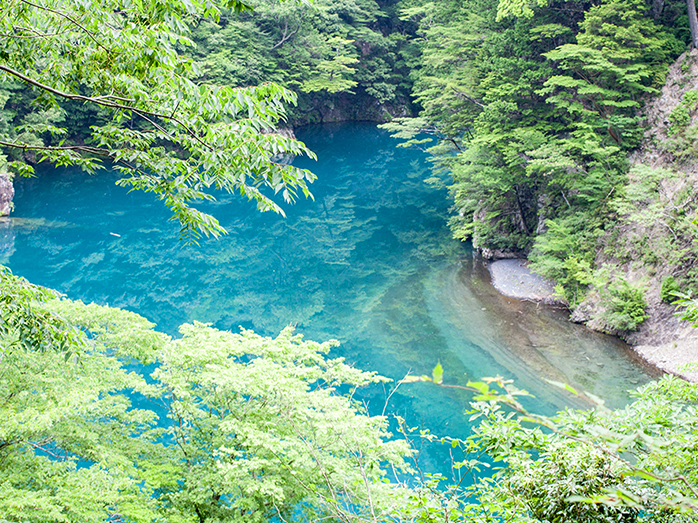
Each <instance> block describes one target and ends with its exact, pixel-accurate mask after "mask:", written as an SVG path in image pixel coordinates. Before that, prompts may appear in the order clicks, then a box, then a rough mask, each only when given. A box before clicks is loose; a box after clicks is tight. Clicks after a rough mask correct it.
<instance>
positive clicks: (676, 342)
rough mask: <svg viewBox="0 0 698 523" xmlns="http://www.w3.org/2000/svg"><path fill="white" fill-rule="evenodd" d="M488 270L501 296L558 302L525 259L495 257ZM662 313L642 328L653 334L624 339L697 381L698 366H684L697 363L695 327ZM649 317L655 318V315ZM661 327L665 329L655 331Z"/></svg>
mask: <svg viewBox="0 0 698 523" xmlns="http://www.w3.org/2000/svg"><path fill="white" fill-rule="evenodd" d="M488 269H489V272H490V276H491V278H492V285H493V286H494V288H495V289H496V290H497V291H498V292H499V293H500V294H503V295H504V296H508V297H511V298H516V299H519V300H528V301H536V302H540V303H544V304H549V305H555V304H556V305H560V304H561V302H560V301H559V300H558V299H557V298H555V296H554V287H553V284H552V283H551V282H549V281H547V280H545V279H544V278H542V277H541V276H539V275H538V274H536V273H534V272H531V270H530V269H529V268H528V266H527V261H526V260H523V259H504V260H497V261H494V262H492V263H490V264H488ZM664 316H665V317H664V318H663V321H661V322H659V323H657V321H652V322H651V323H653V324H655V323H656V325H652V326H651V327H650V329H643V334H644V333H646V332H647V330H651V331H653V334H654V335H653V336H647V335H645V336H642V335H638V334H640V333H638V334H631V335H630V336H627V337H626V341H627V342H628V344H629V345H630V347H632V349H633V350H634V351H635V352H636V353H637V354H638V355H639V356H640V357H642V359H644V360H645V361H646V362H647V363H649V364H650V365H652V366H654V367H656V368H658V369H660V370H662V371H664V372H667V373H669V374H674V375H676V376H679V377H681V378H683V379H685V380H687V381H692V382H696V383H698V368H696V369H690V370H689V369H687V368H686V366H687V365H689V364H692V363H696V364H698V329H695V328H693V327H690V326H689V325H688V324H685V325H682V323H685V322H679V321H678V320H677V319H676V317H675V316H674V315H673V314H668V315H666V314H665V315H664ZM651 317H652V318H653V319H654V318H656V317H657V315H656V314H653V315H651ZM660 327H663V330H664V331H665V332H662V333H659V332H657V331H658V329H659V328H660ZM590 328H591V327H590ZM595 330H597V329H595ZM667 331H670V332H667ZM660 334H661V335H660Z"/></svg>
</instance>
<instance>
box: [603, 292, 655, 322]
mask: <svg viewBox="0 0 698 523" xmlns="http://www.w3.org/2000/svg"><path fill="white" fill-rule="evenodd" d="M602 305H603V306H604V307H605V309H606V310H605V312H604V314H603V319H604V320H605V321H606V323H608V325H609V326H610V327H611V328H612V329H615V330H619V331H634V330H637V329H638V327H639V326H640V325H642V323H643V322H644V321H645V320H646V319H647V318H648V317H649V316H648V314H647V312H646V310H645V309H647V301H646V300H645V292H644V290H643V289H642V288H640V287H635V286H633V285H631V284H630V283H628V282H627V281H626V280H624V279H620V280H614V281H613V282H612V283H611V284H610V285H609V287H608V289H607V293H604V299H603V301H602Z"/></svg>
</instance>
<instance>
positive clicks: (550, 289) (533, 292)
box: [488, 259, 561, 305]
mask: <svg viewBox="0 0 698 523" xmlns="http://www.w3.org/2000/svg"><path fill="white" fill-rule="evenodd" d="M488 269H489V271H490V275H491V276H492V285H494V288H495V289H497V291H499V292H500V293H501V294H503V295H504V296H509V297H510V298H517V299H519V300H530V301H538V302H541V303H545V304H549V305H559V304H560V303H561V302H560V300H558V299H557V298H555V296H554V292H555V289H554V286H553V284H552V282H550V281H548V280H546V279H544V278H543V277H542V276H539V275H538V274H536V273H534V272H531V270H530V269H529V268H528V261H527V260H521V259H506V260H497V261H494V262H492V263H490V264H489V266H488Z"/></svg>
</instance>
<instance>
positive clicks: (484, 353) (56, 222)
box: [0, 123, 658, 475]
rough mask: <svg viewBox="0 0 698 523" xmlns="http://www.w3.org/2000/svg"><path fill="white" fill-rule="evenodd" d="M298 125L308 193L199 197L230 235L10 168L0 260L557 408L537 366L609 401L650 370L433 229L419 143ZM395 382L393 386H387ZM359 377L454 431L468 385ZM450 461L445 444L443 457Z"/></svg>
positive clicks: (378, 403) (169, 327) (79, 177)
mask: <svg viewBox="0 0 698 523" xmlns="http://www.w3.org/2000/svg"><path fill="white" fill-rule="evenodd" d="M297 136H298V138H299V139H301V140H303V141H304V142H306V144H307V145H308V146H309V147H310V148H311V149H312V150H313V151H315V152H316V153H317V155H318V158H319V161H317V162H313V161H310V160H307V159H298V160H296V163H297V164H298V165H299V166H302V167H307V168H310V169H311V170H313V171H314V172H315V173H316V174H317V175H318V181H317V182H315V183H314V184H313V186H312V187H311V190H312V193H313V195H314V197H315V200H314V201H312V200H300V201H298V202H297V203H296V204H295V205H292V206H289V205H286V206H284V209H285V211H286V214H287V217H286V218H283V217H281V216H279V215H273V214H270V213H266V214H260V213H258V212H257V211H256V210H255V206H254V205H253V204H251V203H250V202H247V201H245V200H241V199H240V198H239V197H236V196H231V195H221V196H220V198H219V199H218V201H217V202H215V203H214V204H209V205H206V207H205V209H206V210H207V211H209V212H211V213H213V214H214V215H215V216H216V217H218V218H219V220H220V221H221V223H222V225H223V226H224V227H226V228H227V229H228V231H229V234H228V235H227V236H225V237H222V238H221V239H219V240H214V239H208V240H202V241H200V245H199V246H195V245H184V244H183V243H182V242H180V241H178V237H179V228H178V226H177V224H176V223H174V222H172V221H170V220H169V218H170V215H169V213H168V210H167V209H166V208H165V207H164V206H163V205H162V204H161V203H159V202H157V201H155V200H154V198H153V197H152V195H147V194H142V193H139V192H131V193H129V192H128V191H127V190H126V189H124V188H121V187H117V186H116V185H115V184H114V182H115V180H116V179H117V175H116V174H114V173H111V172H108V171H106V172H102V173H99V174H97V175H94V176H89V175H86V174H84V173H82V172H80V171H78V170H70V169H67V170H66V169H61V170H56V169H48V168H46V169H38V172H39V174H40V175H39V176H38V177H36V178H33V179H22V180H16V181H15V189H16V193H17V194H16V198H15V211H14V213H13V216H12V218H11V219H10V220H8V221H5V222H3V223H0V263H4V264H6V265H8V266H9V267H10V268H11V269H12V270H13V271H14V272H15V273H16V274H18V275H21V276H24V277H26V278H27V279H29V280H30V281H32V282H33V283H37V284H40V285H45V286H47V287H52V288H55V289H57V290H59V291H60V292H62V293H65V294H66V295H67V296H68V297H69V298H71V299H79V300H83V301H85V302H92V301H94V302H96V303H100V304H108V305H111V306H117V307H123V308H126V309H128V310H131V311H134V312H137V313H139V314H142V315H143V316H145V317H147V318H148V319H149V320H151V321H153V322H154V323H156V324H157V325H158V328H159V330H162V331H164V332H167V333H168V334H171V335H173V336H176V335H177V327H178V326H179V325H180V324H182V323H185V322H189V321H193V320H198V321H202V322H207V323H212V324H214V326H216V327H218V328H221V329H232V330H238V329H239V327H240V326H242V327H245V328H250V329H253V330H255V331H256V332H258V333H260V334H264V335H269V336H274V335H276V334H277V333H278V332H279V331H280V330H281V329H282V328H283V327H284V326H286V325H288V324H293V325H295V326H296V328H297V330H298V331H299V332H301V333H302V334H304V335H305V337H306V338H308V339H314V340H318V341H323V340H327V339H331V338H333V339H337V340H339V341H340V342H341V346H340V347H339V348H338V349H336V351H335V352H334V353H333V355H335V356H344V357H345V358H346V359H347V361H349V362H350V363H352V364H354V365H355V366H357V367H359V368H361V369H364V370H375V371H378V372H379V373H380V374H382V375H384V376H388V377H390V378H393V379H394V380H396V381H397V380H399V379H401V378H402V377H404V376H405V375H406V374H407V373H411V374H417V375H419V374H431V370H432V368H433V367H434V366H435V365H436V364H437V363H438V362H440V363H441V364H442V366H443V367H444V369H445V381H446V382H448V383H454V384H463V385H464V384H465V383H466V382H467V381H468V380H475V379H478V378H480V377H484V376H494V375H501V376H504V377H506V378H509V379H513V380H515V382H516V384H517V385H518V386H519V387H521V388H525V389H526V390H528V391H529V392H531V393H532V394H533V395H534V396H535V400H532V401H530V402H529V405H530V407H531V408H533V409H535V410H537V411H538V412H541V413H548V414H550V413H553V412H555V411H557V410H559V409H561V408H563V407H565V406H567V405H570V406H573V407H588V406H589V405H586V404H584V403H583V402H581V401H580V400H577V399H574V398H572V397H570V396H569V395H567V394H566V393H565V392H564V391H562V390H560V389H558V388H555V387H552V386H550V385H548V384H547V383H546V381H545V380H546V379H549V380H555V381H559V382H565V383H568V384H570V385H571V386H573V387H575V388H578V389H580V390H584V391H589V392H591V393H593V394H595V395H597V396H599V397H601V398H604V399H605V400H606V401H607V404H608V405H610V406H612V407H614V406H621V405H623V404H625V403H626V402H627V401H628V398H629V394H628V390H630V389H635V388H637V387H638V386H640V385H642V384H643V383H646V382H648V381H649V380H651V379H653V378H656V377H658V374H657V372H656V371H654V370H653V369H650V368H648V367H646V366H645V365H643V364H642V362H641V361H640V360H639V359H638V358H637V357H636V356H635V355H634V353H633V352H632V351H631V350H629V349H628V347H627V346H625V344H623V343H622V342H620V341H619V340H618V339H616V338H612V337H609V336H604V335H602V334H598V333H594V332H591V331H589V330H587V329H585V328H584V327H581V326H579V325H574V324H572V323H570V322H569V321H568V320H567V314H566V312H565V311H561V310H557V309H554V308H550V307H545V306H538V305H536V304H534V303H529V302H521V301H518V300H514V299H510V298H505V297H503V296H501V295H499V294H498V293H497V292H496V291H495V290H494V288H493V287H492V285H491V284H490V280H489V274H488V271H487V268H486V266H485V265H484V263H483V261H482V260H480V259H479V258H478V257H477V256H476V255H474V253H473V251H472V249H471V248H470V247H469V245H467V244H462V243H460V242H458V241H456V240H453V239H452V238H451V236H450V233H449V231H448V228H447V226H446V220H447V217H448V208H449V205H450V203H449V199H448V191H447V189H446V187H445V184H446V183H447V181H448V180H447V178H446V177H445V176H444V177H442V178H438V177H434V175H433V174H432V172H431V169H430V164H429V162H428V160H427V157H426V155H425V154H424V153H422V152H420V151H417V150H408V149H401V148H398V147H396V143H397V142H396V141H395V140H392V139H391V138H390V137H389V136H388V135H387V133H385V132H383V131H380V130H378V129H377V128H376V126H375V125H374V124H368V123H366V124H364V123H352V124H336V125H322V126H311V127H306V128H303V129H299V130H297ZM394 385H395V382H394V383H393V384H392V385H391V387H394ZM391 387H388V386H386V387H375V388H371V389H366V390H364V391H362V393H361V396H360V399H361V400H362V401H363V402H364V403H365V404H366V406H367V408H368V410H369V412H370V413H372V414H380V413H382V412H385V413H386V414H396V415H400V416H403V417H405V418H406V419H407V420H408V423H409V424H410V425H411V426H420V427H423V428H426V429H429V430H430V431H431V432H432V433H435V434H437V435H452V436H457V437H465V436H467V435H468V433H469V429H470V427H469V425H468V422H467V416H464V415H463V412H464V411H465V410H466V409H467V408H468V405H469V401H470V397H469V396H468V395H467V394H465V393H462V392H459V391H454V390H446V389H442V388H438V387H436V386H433V385H430V384H424V383H417V384H410V385H401V386H400V387H399V388H398V389H397V391H396V392H395V393H394V394H393V395H392V396H391V397H390V401H389V402H388V403H387V405H386V399H387V397H388V395H389V394H390V389H391ZM456 457H457V456H456ZM450 460H451V455H450V445H449V446H448V448H445V447H444V446H439V445H437V446H434V445H431V446H427V447H425V450H424V452H423V454H422V456H421V463H422V467H423V469H424V470H426V471H441V472H443V473H444V474H447V475H448V474H450Z"/></svg>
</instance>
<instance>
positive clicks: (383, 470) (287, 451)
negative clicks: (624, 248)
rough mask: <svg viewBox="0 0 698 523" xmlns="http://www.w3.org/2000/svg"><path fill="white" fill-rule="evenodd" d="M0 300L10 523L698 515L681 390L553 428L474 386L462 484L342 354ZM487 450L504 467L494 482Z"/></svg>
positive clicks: (4, 284)
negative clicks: (383, 410)
mask: <svg viewBox="0 0 698 523" xmlns="http://www.w3.org/2000/svg"><path fill="white" fill-rule="evenodd" d="M0 290H1V291H2V293H1V294H0V296H1V299H0V313H1V314H2V317H3V320H4V322H3V323H2V324H0V350H1V351H2V352H1V355H2V357H1V358H0V419H1V420H2V422H1V423H0V470H2V480H1V481H0V517H1V518H3V520H5V521H17V522H19V521H28V520H29V521H36V522H55V521H69V522H82V521H85V522H88V521H90V522H92V521H134V522H153V521H170V522H179V521H181V522H201V523H203V522H210V523H213V522H216V521H219V522H220V521H241V522H242V521H244V522H255V521H259V522H263V521H269V520H275V519H274V518H276V520H281V521H321V520H331V521H345V522H361V521H366V522H378V521H385V522H389V521H393V522H395V521H406V522H407V521H419V522H444V523H445V522H449V521H450V522H454V521H481V522H486V521H502V520H506V521H560V522H563V521H584V522H610V521H618V522H621V521H622V522H628V521H653V522H654V521H657V522H660V521H695V520H696V515H695V514H696V512H697V511H698V492H697V489H698V463H697V462H696V459H697V458H698V452H696V446H697V445H698V442H697V440H696V430H697V429H696V427H697V426H698V411H697V409H696V402H698V391H697V390H696V386H695V385H691V384H688V383H685V382H682V381H680V380H678V379H675V378H666V379H664V380H662V381H660V382H658V383H655V384H651V385H649V386H647V387H645V388H644V389H642V390H640V391H639V392H638V393H637V399H636V401H635V402H634V403H632V404H631V405H630V406H628V407H627V408H626V409H623V410H620V411H616V412H612V411H608V410H607V409H604V408H603V406H602V405H599V406H598V408H596V409H594V410H590V411H577V412H573V411H568V412H564V413H561V414H559V415H558V416H557V417H555V418H546V417H542V416H537V415H535V414H532V413H529V412H527V411H526V410H525V409H524V407H523V406H522V404H521V403H520V399H521V397H522V396H525V393H524V392H523V391H519V390H517V389H516V388H514V387H513V386H512V385H511V384H509V383H506V382H504V381H503V380H501V379H492V380H485V381H483V382H474V383H469V384H468V387H467V388H468V389H469V390H471V391H473V392H475V393H476V396H475V398H474V399H475V400H476V403H473V405H472V411H471V412H470V413H469V415H471V416H473V417H474V418H479V419H480V420H481V422H480V425H479V427H478V428H477V429H476V430H475V433H474V434H473V436H472V437H470V438H468V439H467V440H459V439H450V438H445V439H444V443H446V444H449V445H451V446H452V447H453V448H458V449H459V450H460V451H462V452H461V454H462V456H463V457H462V458H461V459H457V460H456V461H455V462H454V466H455V467H456V469H457V470H459V474H460V475H461V477H462V480H461V483H460V484H457V485H448V484H442V483H445V481H444V479H445V478H442V477H440V476H439V475H436V476H432V475H429V474H426V473H422V471H420V470H419V469H418V467H415V466H414V465H413V464H412V460H411V458H412V456H413V455H414V453H415V452H416V447H413V446H412V443H411V442H413V441H415V439H418V436H417V435H415V434H413V433H411V432H410V431H409V429H407V428H406V427H404V426H403V428H402V429H401V430H402V431H404V437H398V438H393V439H389V437H390V434H389V433H388V432H387V422H388V420H387V419H386V418H385V417H383V416H377V417H369V416H368V415H367V414H366V412H365V410H364V408H363V407H362V406H361V405H360V404H359V403H358V402H357V401H356V400H354V399H352V395H353V392H352V391H353V390H355V389H356V388H357V387H360V386H363V385H366V384H368V383H371V382H376V381H386V380H385V378H381V377H380V376H376V375H375V374H374V373H365V372H361V371H359V370H356V369H354V368H352V367H349V366H347V365H345V364H344V363H343V362H342V360H337V359H328V358H327V357H326V353H327V352H328V350H329V349H330V347H331V346H332V345H333V344H334V343H336V342H327V343H315V342H309V341H305V340H303V339H302V337H300V336H298V335H295V334H294V333H293V331H292V329H290V328H289V329H286V330H284V331H283V332H282V333H281V334H280V335H279V336H278V337H277V338H275V339H272V338H262V337H260V336H257V335H255V334H254V333H252V332H249V331H243V332H242V333H241V334H233V333H230V332H224V331H219V330H216V329H213V328H211V327H209V326H206V325H202V324H197V323H195V324H192V325H183V326H182V327H181V328H180V333H181V337H179V338H177V339H171V338H169V337H168V336H165V335H163V334H160V333H158V332H157V331H154V330H153V325H152V324H150V323H149V322H147V321H146V320H145V319H144V318H142V317H140V316H138V315H136V314H133V313H130V312H126V311H123V310H119V309H113V308H109V307H102V306H97V305H94V304H92V305H84V304H82V303H80V302H71V301H68V300H60V299H58V298H57V297H56V295H55V293H53V292H51V291H48V290H46V289H42V288H39V287H35V286H33V285H31V284H29V283H27V282H26V281H24V280H22V279H21V278H17V277H15V276H14V275H12V274H11V273H10V272H9V271H7V270H3V271H2V272H0ZM153 362H156V363H157V364H158V365H157V367H156V369H155V370H154V371H152V368H151V371H146V370H145V369H146V368H148V367H144V366H143V364H149V363H153ZM134 363H140V364H141V365H140V366H138V367H137V368H138V369H139V370H138V371H133V370H131V369H133V368H134V365H133V364H134ZM147 372H151V373H150V376H148V375H147ZM404 381H406V382H415V381H424V382H432V386H434V385H436V386H439V385H441V386H443V385H444V370H443V369H442V368H441V366H437V367H436V368H435V369H434V372H433V374H432V376H431V377H426V376H424V377H421V378H418V377H408V378H406V379H405V380H404ZM425 386H426V385H425ZM340 390H341V391H344V392H343V393H340ZM125 391H128V392H129V394H128V395H126V394H125ZM570 392H572V393H574V394H576V391H572V390H570ZM423 437H427V438H431V439H433V438H434V436H431V435H429V434H424V435H423ZM418 445H419V443H418V442H417V446H418ZM484 453H487V454H489V456H491V457H492V458H493V459H494V460H495V463H496V462H503V463H504V464H506V465H507V466H506V468H504V469H501V470H500V471H499V472H497V473H496V474H495V475H494V476H489V473H486V474H484V476H483V474H481V473H480V471H483V470H486V469H487V468H488V467H489V466H490V465H488V463H487V462H488V461H489V460H486V461H483V460H482V459H483V458H482V456H483V454H484ZM398 473H400V474H398Z"/></svg>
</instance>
